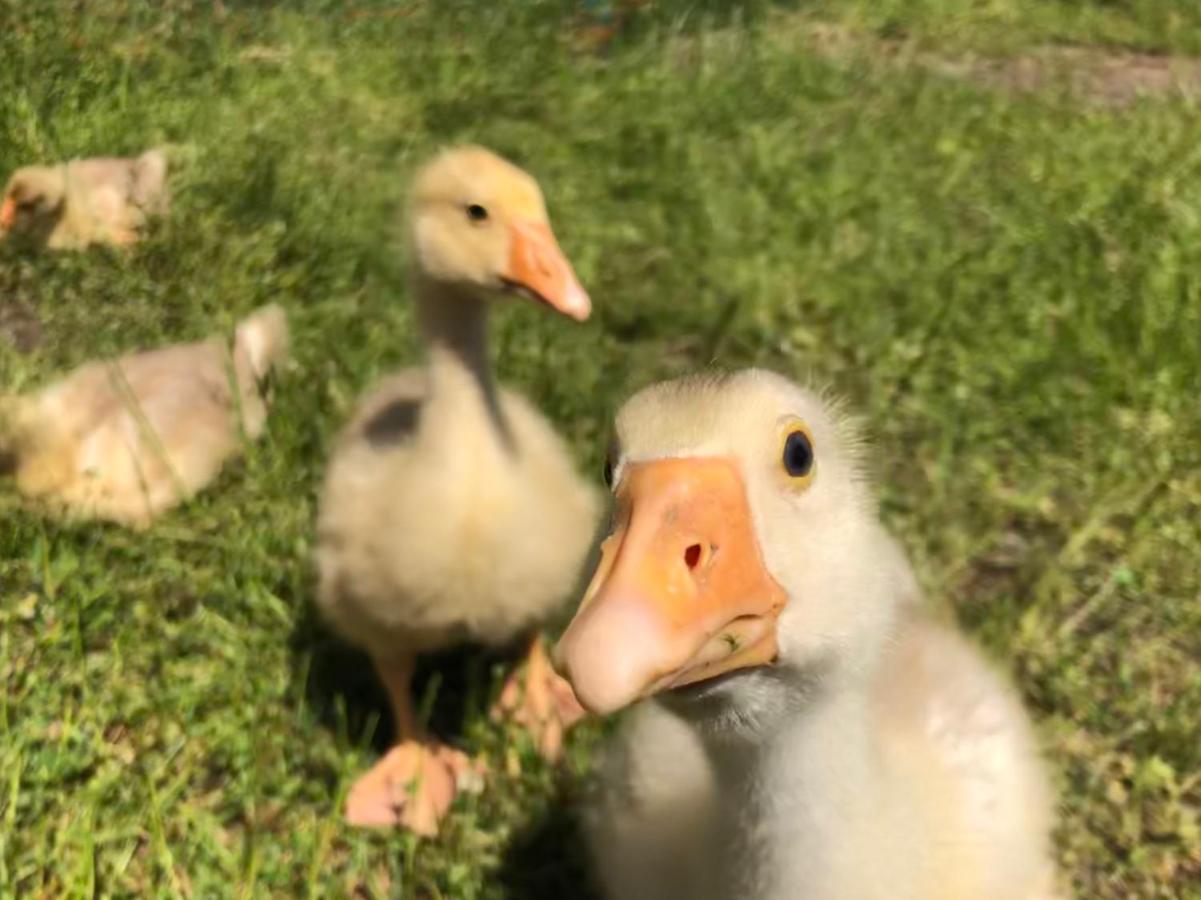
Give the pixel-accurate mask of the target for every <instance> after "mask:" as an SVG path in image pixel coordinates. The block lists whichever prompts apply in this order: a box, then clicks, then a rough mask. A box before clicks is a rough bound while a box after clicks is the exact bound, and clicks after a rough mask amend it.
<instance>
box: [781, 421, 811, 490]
mask: <svg viewBox="0 0 1201 900" xmlns="http://www.w3.org/2000/svg"><path fill="white" fill-rule="evenodd" d="M784 471H785V472H787V473H788V474H789V475H791V476H792V477H793V478H804V477H805V476H806V475H808V474H809V473H810V472H811V471H813V444H812V443H811V442H810V441H809V435H807V434H805V432H803V431H793V432H790V433H789V435H788V437H787V438H786V439H785V441H784Z"/></svg>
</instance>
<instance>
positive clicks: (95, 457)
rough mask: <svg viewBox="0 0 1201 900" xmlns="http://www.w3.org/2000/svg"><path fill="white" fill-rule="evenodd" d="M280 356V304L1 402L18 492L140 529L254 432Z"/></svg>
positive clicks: (262, 419)
mask: <svg viewBox="0 0 1201 900" xmlns="http://www.w3.org/2000/svg"><path fill="white" fill-rule="evenodd" d="M287 349H288V326H287V322H286V319H285V316H284V312H283V310H282V309H281V308H280V307H279V306H277V305H274V304H272V305H270V306H266V307H263V308H261V309H259V310H258V311H256V312H255V313H254V314H252V315H251V316H250V317H248V318H247V319H245V320H244V321H242V322H241V323H240V324H239V325H238V326H237V331H236V335H235V338H234V342H233V348H232V353H231V350H230V346H229V343H228V341H227V340H226V339H224V338H220V337H213V338H209V339H207V340H204V341H199V342H196V343H191V344H179V345H175V346H171V347H164V348H161V349H158V350H150V351H147V352H143V353H137V354H133V355H130V356H126V357H123V358H121V359H118V360H116V361H115V362H92V363H87V364H85V365H83V366H81V367H80V368H78V369H76V370H75V371H73V372H71V373H70V374H68V375H67V376H66V377H64V378H63V379H62V380H60V381H58V382H55V383H54V384H51V385H49V386H48V387H45V388H42V389H41V390H39V391H37V392H36V393H33V394H29V395H24V396H21V397H15V398H6V399H4V400H0V404H2V405H0V413H2V414H3V418H4V420H5V421H4V424H3V425H2V426H0V427H2V429H3V430H2V431H0V445H5V446H0V449H5V450H7V454H6V455H7V456H8V457H10V465H13V466H15V471H16V481H17V488H18V490H19V491H20V492H21V493H22V494H24V495H25V496H26V497H28V498H30V499H33V500H36V501H39V502H40V503H42V504H44V505H45V506H47V507H49V508H51V509H54V510H57V511H60V512H63V513H66V514H68V515H69V516H71V517H74V518H97V519H107V520H110V521H113V522H117V523H120V524H122V525H127V526H130V527H134V528H144V527H145V526H147V525H149V524H150V522H151V521H152V520H153V519H154V518H156V517H157V516H159V515H160V514H161V513H163V512H164V511H166V510H168V509H170V508H172V507H173V506H175V505H176V504H178V503H180V502H181V501H183V500H185V499H187V498H189V497H191V496H193V495H194V494H196V493H197V492H198V491H200V490H201V489H203V488H204V487H205V486H206V485H208V484H209V483H210V482H211V481H212V480H213V479H214V478H215V477H216V476H217V474H218V472H220V470H221V467H222V466H223V465H224V464H225V462H226V461H227V460H228V459H229V458H230V457H231V456H233V455H234V454H235V453H237V452H238V451H239V449H240V447H241V445H242V436H243V434H245V436H246V437H247V438H249V439H250V440H255V439H257V438H258V437H259V436H260V435H261V434H262V433H263V429H264V426H265V424H266V418H267V401H268V397H267V393H268V392H267V386H268V384H269V383H270V382H269V375H270V374H271V373H272V371H273V370H274V369H275V367H277V366H278V365H279V364H280V363H281V362H282V360H283V359H284V357H285V355H286V353H287Z"/></svg>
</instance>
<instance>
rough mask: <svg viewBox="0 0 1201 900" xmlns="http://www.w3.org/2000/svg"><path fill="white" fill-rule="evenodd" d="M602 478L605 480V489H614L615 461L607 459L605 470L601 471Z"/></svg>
mask: <svg viewBox="0 0 1201 900" xmlns="http://www.w3.org/2000/svg"><path fill="white" fill-rule="evenodd" d="M601 478H603V479H604V480H605V487H613V460H612V459H611V458H608V457H606V458H605V468H604V469H603V470H602V471H601Z"/></svg>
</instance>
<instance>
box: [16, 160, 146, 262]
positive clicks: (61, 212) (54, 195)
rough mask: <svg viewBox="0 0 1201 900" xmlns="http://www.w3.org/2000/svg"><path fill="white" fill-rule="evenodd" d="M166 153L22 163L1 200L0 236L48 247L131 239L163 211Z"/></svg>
mask: <svg viewBox="0 0 1201 900" xmlns="http://www.w3.org/2000/svg"><path fill="white" fill-rule="evenodd" d="M168 206H169V196H168V191H167V157H166V154H165V153H163V151H162V150H157V149H155V150H147V151H146V152H145V153H143V154H142V155H141V156H139V157H136V158H134V159H116V158H109V157H102V158H98V159H77V160H72V161H71V162H68V163H63V164H61V165H52V166H26V167H25V168H23V169H17V171H16V172H14V173H13V174H12V176H11V177H10V178H9V180H8V185H7V186H6V187H5V189H4V197H3V199H0V239H3V238H4V237H7V236H8V234H9V233H10V232H20V233H22V234H24V235H26V236H27V237H30V238H32V239H33V240H34V241H37V242H39V243H42V244H44V245H45V246H46V247H48V248H49V249H51V250H81V249H83V248H84V247H87V246H89V245H91V244H113V245H116V246H124V245H127V244H132V243H134V242H136V241H137V240H138V239H139V237H140V235H141V233H142V231H143V229H144V228H145V226H146V223H147V221H148V220H149V219H150V217H152V216H163V215H166V214H167V209H168Z"/></svg>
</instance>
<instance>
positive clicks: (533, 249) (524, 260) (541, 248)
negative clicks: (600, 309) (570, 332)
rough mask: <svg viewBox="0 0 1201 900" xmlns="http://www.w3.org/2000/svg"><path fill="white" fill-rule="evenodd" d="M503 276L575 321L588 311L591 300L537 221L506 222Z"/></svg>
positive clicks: (547, 232) (510, 282)
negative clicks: (506, 255) (506, 259)
mask: <svg viewBox="0 0 1201 900" xmlns="http://www.w3.org/2000/svg"><path fill="white" fill-rule="evenodd" d="M504 279H505V281H506V282H508V283H509V284H510V285H513V286H514V287H517V288H520V289H522V290H524V291H526V292H528V293H530V294H532V295H533V296H534V297H535V298H537V299H538V300H541V301H543V302H544V303H546V304H547V305H548V306H550V307H552V308H553V309H556V310H558V311H559V312H561V313H563V314H564V315H566V316H571V318H573V319H575V320H576V321H579V322H583V321H584V320H585V319H587V318H588V314H589V313H591V312H592V301H591V300H590V299H589V298H588V294H587V292H586V291H585V290H584V288H583V287H582V286H581V285H580V282H579V279H577V278H576V277H575V272H574V271H573V270H572V268H571V263H569V262H568V261H567V257H566V256H564V255H563V251H562V250H560V249H559V242H558V241H556V240H555V236H554V234H553V233H552V232H551V230H550V228H549V227H548V226H546V225H544V224H542V223H541V222H513V223H512V224H510V225H509V271H508V272H507V273H506V274H505V276H504Z"/></svg>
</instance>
